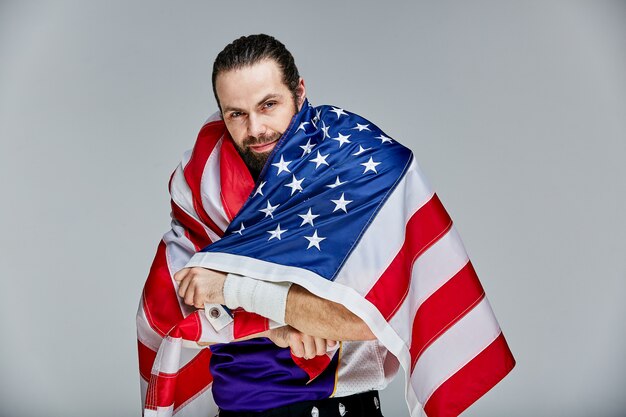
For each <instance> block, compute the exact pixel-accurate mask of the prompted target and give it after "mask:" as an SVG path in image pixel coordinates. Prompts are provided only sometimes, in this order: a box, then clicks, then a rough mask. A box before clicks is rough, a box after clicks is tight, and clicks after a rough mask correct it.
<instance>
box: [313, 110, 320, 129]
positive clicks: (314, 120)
mask: <svg viewBox="0 0 626 417" xmlns="http://www.w3.org/2000/svg"><path fill="white" fill-rule="evenodd" d="M320 116H321V110H319V109H317V110H315V117H313V118H312V119H311V124H312V125H313V127H315V128H316V129H317V122H319V121H320Z"/></svg>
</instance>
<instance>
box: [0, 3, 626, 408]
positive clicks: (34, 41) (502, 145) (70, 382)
mask: <svg viewBox="0 0 626 417" xmlns="http://www.w3.org/2000/svg"><path fill="white" fill-rule="evenodd" d="M210 3H212V2H209V1H204V2H199V1H183V2H172V1H161V0H158V1H154V0H153V1H132V2H128V1H111V0H107V1H100V2H85V1H40V2H34V1H17V0H15V1H6V0H3V1H1V2H0V139H1V142H0V143H1V151H0V173H1V177H0V178H1V179H2V182H1V184H2V205H1V207H0V210H1V212H0V214H1V216H0V230H1V231H2V233H1V234H0V253H1V256H0V271H2V272H1V280H0V285H1V287H0V331H1V335H2V336H1V337H2V342H1V343H0V346H1V352H0V410H1V412H0V414H1V415H2V416H67V417H70V416H111V415H118V416H133V415H139V413H140V410H139V409H140V406H139V383H138V372H137V364H136V342H135V327H134V317H135V311H136V307H137V301H138V298H139V294H140V292H141V288H142V286H143V283H144V280H145V277H146V275H147V271H148V268H149V265H150V263H151V261H152V257H153V256H154V252H155V249H156V245H157V242H158V241H159V239H160V237H161V235H162V234H163V233H164V232H165V231H166V230H167V229H168V227H169V199H168V194H167V181H168V178H169V175H170V173H171V172H172V170H173V169H174V168H175V166H176V165H177V163H178V161H179V159H180V157H181V155H182V153H183V151H184V150H186V149H188V148H190V147H191V146H192V145H193V143H194V140H195V137H196V134H197V132H198V129H199V128H200V126H201V124H202V122H203V121H204V119H205V118H206V117H207V116H208V115H209V114H210V113H212V112H213V111H214V110H215V103H214V100H213V96H212V92H211V85H210V69H211V65H212V62H213V59H214V57H215V55H216V54H217V53H218V52H219V51H220V50H221V49H222V48H223V46H225V45H226V44H227V43H228V42H230V41H231V40H233V39H234V38H236V37H238V36H240V35H243V34H249V33H258V32H267V33H270V34H273V35H275V36H276V37H278V38H279V39H281V40H282V41H283V42H284V43H285V44H286V45H287V47H288V48H290V50H291V51H292V52H293V54H294V56H295V57H296V62H297V64H298V65H299V67H300V70H301V73H302V75H303V76H304V78H305V80H306V83H307V87H308V92H309V94H308V97H309V99H310V100H311V102H312V103H313V104H315V105H317V104H323V103H324V104H335V105H340V106H342V107H344V108H346V109H348V110H351V111H354V112H357V113H360V114H362V115H363V116H365V117H367V118H370V119H371V120H373V121H374V122H375V123H377V124H378V125H379V126H381V127H382V128H383V129H384V130H385V131H386V133H388V134H389V135H390V136H392V137H394V138H396V139H398V140H399V141H401V142H403V143H405V144H406V145H408V146H410V147H411V148H412V149H413V150H414V152H415V154H416V156H417V158H418V161H419V162H420V164H421V166H422V168H423V169H424V171H425V172H426V174H427V176H428V178H429V179H430V181H431V183H432V184H433V186H434V188H435V190H436V191H437V193H438V194H439V196H440V198H441V199H442V201H443V203H444V205H445V206H446V208H447V209H448V211H449V212H450V214H451V216H452V218H453V219H454V220H455V223H456V226H457V228H458V229H459V231H460V233H461V236H462V237H463V241H464V242H465V245H466V247H467V249H468V252H469V255H470V258H471V259H472V261H473V264H474V266H475V267H476V269H477V271H478V274H479V276H480V277H481V279H482V282H483V285H484V287H485V288H486V290H487V294H488V296H489V298H490V300H491V303H492V305H493V308H494V310H495V312H496V315H497V317H498V319H499V321H500V324H501V326H502V328H503V330H504V332H505V335H506V336H507V339H508V341H509V344H510V346H511V348H512V350H513V352H514V354H515V356H516V359H517V361H518V365H517V367H516V369H515V370H514V371H513V372H512V373H511V374H510V375H509V376H508V377H507V378H506V379H505V380H504V381H503V382H501V383H500V384H499V385H498V386H497V387H496V388H494V389H493V390H492V391H491V392H490V393H489V394H487V395H486V396H485V397H483V399H481V400H480V401H479V402H478V403H476V404H475V405H474V406H472V407H471V408H470V409H469V410H468V411H467V412H466V415H467V416H583V415H585V416H586V415H594V416H624V415H626V396H624V386H625V385H626V372H625V371H626V366H625V365H624V356H625V355H624V353H625V352H626V336H625V333H626V332H625V331H624V324H623V321H624V318H626V307H625V306H624V303H623V302H622V299H623V298H624V295H626V261H625V253H624V252H625V251H624V249H625V246H626V245H625V244H624V239H625V238H626V220H625V219H624V213H625V212H626V197H625V192H624V191H625V188H626V187H625V186H626V168H625V167H624V164H623V160H624V157H625V156H626V3H624V2H617V1H614V2H608V1H596V2H591V1H589V2H582V1H524V2H517V3H514V2H497V1H493V2H486V1H482V2H461V1H459V2H455V3H453V2H441V1H437V2H435V1H433V2H408V1H407V2H402V3H397V4H391V3H388V4H383V2H380V1H379V2H356V1H318V2H308V3H306V4H304V2H293V1H271V2H270V1H267V2H246V1H243V2H220V4H215V5H214V4H210ZM401 390H402V380H401V378H400V379H397V380H396V381H395V382H394V383H393V384H392V385H391V386H390V388H388V389H387V390H385V392H384V393H383V407H384V410H385V412H386V415H387V416H388V417H394V416H405V415H406V410H405V408H404V401H403V397H402V393H401Z"/></svg>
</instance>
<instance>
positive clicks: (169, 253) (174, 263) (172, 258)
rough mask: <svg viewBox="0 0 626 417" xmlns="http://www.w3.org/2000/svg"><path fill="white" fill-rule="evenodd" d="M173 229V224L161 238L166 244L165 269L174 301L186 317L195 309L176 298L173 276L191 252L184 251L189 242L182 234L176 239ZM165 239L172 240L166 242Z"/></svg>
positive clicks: (176, 292) (176, 288) (183, 264)
mask: <svg viewBox="0 0 626 417" xmlns="http://www.w3.org/2000/svg"><path fill="white" fill-rule="evenodd" d="M172 223H174V222H172ZM175 228H176V226H175V225H174V224H173V225H172V230H170V232H168V233H166V234H165V236H163V240H164V241H165V242H166V245H165V262H166V263H167V268H168V270H169V272H170V280H171V282H172V288H173V291H174V295H176V301H178V307H179V308H180V311H181V314H182V315H183V317H187V316H188V315H189V314H191V313H193V312H194V311H195V307H194V306H189V305H187V304H185V303H184V301H183V299H182V298H181V297H179V296H178V282H176V280H174V274H175V273H176V272H178V271H180V270H181V269H182V268H183V267H184V266H185V263H187V262H188V261H189V259H190V258H191V256H192V255H193V252H191V253H189V251H188V250H185V247H184V245H185V244H188V243H191V242H189V240H188V239H187V237H186V236H185V235H184V234H183V235H182V237H176V234H175V233H174V231H173V230H174V229H175ZM166 239H172V240H168V241H166Z"/></svg>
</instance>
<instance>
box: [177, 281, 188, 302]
mask: <svg viewBox="0 0 626 417" xmlns="http://www.w3.org/2000/svg"><path fill="white" fill-rule="evenodd" d="M189 282H190V280H189V278H187V277H185V279H183V280H182V281H181V282H179V283H178V295H179V296H180V297H181V298H182V297H184V296H185V292H186V291H187V287H188V286H189Z"/></svg>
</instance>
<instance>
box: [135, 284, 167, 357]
mask: <svg viewBox="0 0 626 417" xmlns="http://www.w3.org/2000/svg"><path fill="white" fill-rule="evenodd" d="M136 321H137V338H138V339H139V341H140V342H141V343H143V344H144V345H145V346H146V347H148V348H150V349H152V350H153V351H155V352H156V351H157V350H159V346H160V345H161V340H162V337H161V336H160V335H159V334H158V333H157V332H156V331H154V329H153V328H152V327H150V323H149V322H148V318H147V317H146V312H145V310H144V309H143V295H142V296H141V299H140V300H139V308H138V309H137V317H136Z"/></svg>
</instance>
